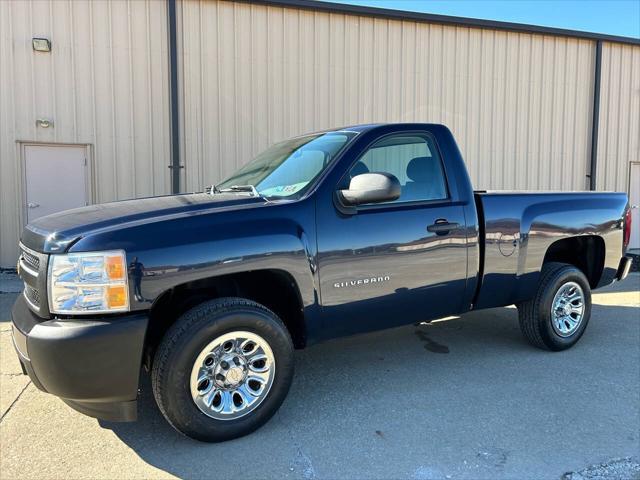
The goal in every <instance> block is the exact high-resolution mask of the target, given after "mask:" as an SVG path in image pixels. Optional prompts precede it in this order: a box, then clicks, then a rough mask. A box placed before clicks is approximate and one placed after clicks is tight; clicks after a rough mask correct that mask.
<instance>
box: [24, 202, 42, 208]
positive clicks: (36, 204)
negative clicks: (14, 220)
mask: <svg viewBox="0 0 640 480" xmlns="http://www.w3.org/2000/svg"><path fill="white" fill-rule="evenodd" d="M39 206H40V204H39V203H31V202H29V203H27V207H28V208H38V207H39Z"/></svg>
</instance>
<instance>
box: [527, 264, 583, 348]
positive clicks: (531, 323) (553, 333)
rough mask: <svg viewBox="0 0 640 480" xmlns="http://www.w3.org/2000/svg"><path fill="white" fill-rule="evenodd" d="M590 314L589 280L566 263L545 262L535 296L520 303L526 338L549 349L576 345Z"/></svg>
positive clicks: (533, 343) (539, 346)
mask: <svg viewBox="0 0 640 480" xmlns="http://www.w3.org/2000/svg"><path fill="white" fill-rule="evenodd" d="M590 317H591V288H590V286H589V282H588V280H587V278H586V277H585V276H584V274H583V273H582V271H580V270H579V269H577V268H576V267H574V266H573V265H569V264H566V263H558V262H552V263H547V264H545V265H544V267H543V269H542V272H541V275H540V284H539V286H538V290H537V292H536V295H535V297H534V298H533V299H531V300H529V301H527V302H523V303H521V304H519V305H518V318H519V320H520V329H521V330H522V333H523V334H524V336H525V338H526V339H527V340H528V341H529V343H531V344H532V345H534V346H536V347H538V348H543V349H547V350H553V351H559V350H565V349H567V348H570V347H572V346H573V345H575V343H576V342H577V341H578V340H580V337H582V334H583V333H584V331H585V329H586V328H587V324H588V323H589V318H590Z"/></svg>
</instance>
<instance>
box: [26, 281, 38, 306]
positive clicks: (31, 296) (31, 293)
mask: <svg viewBox="0 0 640 480" xmlns="http://www.w3.org/2000/svg"><path fill="white" fill-rule="evenodd" d="M24 296H25V297H26V298H27V300H29V302H31V303H32V304H33V305H34V306H36V307H38V309H39V308H40V292H38V290H36V289H35V288H33V287H32V286H30V285H27V284H26V283H25V284H24Z"/></svg>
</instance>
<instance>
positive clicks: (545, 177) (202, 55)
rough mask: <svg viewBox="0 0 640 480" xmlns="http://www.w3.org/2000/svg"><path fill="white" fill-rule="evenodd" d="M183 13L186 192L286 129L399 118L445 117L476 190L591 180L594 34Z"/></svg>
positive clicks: (193, 0) (254, 13) (257, 12)
mask: <svg viewBox="0 0 640 480" xmlns="http://www.w3.org/2000/svg"><path fill="white" fill-rule="evenodd" d="M181 20H182V25H181V28H180V31H181V42H182V48H183V53H184V58H183V64H182V68H181V79H182V82H183V83H182V84H183V89H184V91H183V95H184V96H183V101H182V106H183V109H184V111H183V121H184V123H183V125H184V128H183V132H184V138H183V148H184V156H183V159H184V163H185V165H186V170H185V176H186V179H185V180H186V188H187V189H188V190H197V189H200V188H202V187H203V186H204V185H207V184H210V183H212V182H216V181H218V180H220V179H222V178H223V177H225V176H226V175H229V174H230V173H231V172H232V171H233V170H234V169H236V168H237V167H238V166H239V165H241V164H242V163H244V162H245V161H247V160H249V159H250V158H251V157H252V156H253V155H255V154H256V153H257V152H258V151H259V150H261V149H263V148H264V147H266V146H267V145H269V144H270V143H273V142H275V141H277V140H280V139H283V138H286V137H289V136H292V135H296V134H300V133H303V132H308V131H312V130H318V129H324V128H329V127H335V126H341V125H349V124H354V123H365V122H401V121H404V122H406V121H420V122H442V123H445V124H447V125H448V126H449V127H450V128H451V129H452V131H453V133H454V134H455V136H456V138H457V139H458V142H459V143H460V148H461V150H462V152H463V154H464V155H465V158H466V160H467V164H468V166H469V169H470V172H471V176H472V179H473V181H474V182H475V184H476V186H477V187H478V188H494V189H497V188H506V189H511V188H518V189H563V190H582V189H586V188H588V182H587V178H586V175H587V173H588V168H589V162H588V160H589V152H590V138H591V135H590V131H591V130H590V129H591V107H592V99H593V90H592V89H593V69H594V55H595V42H593V41H591V40H583V39H574V38H565V37H555V36H543V35H532V34H526V33H511V32H504V31H497V30H489V29H478V28H466V27H453V26H442V25H435V24H426V23H417V22H414V21H398V20H387V19H380V18H371V17H365V16H355V15H344V14H340V13H325V12H313V11H307V10H299V9H294V8H282V7H273V6H265V5H259V4H246V3H236V2H229V1H217V0H202V1H197V0H184V1H183V2H182V16H181ZM218 159H219V161H218Z"/></svg>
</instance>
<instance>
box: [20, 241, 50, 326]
mask: <svg viewBox="0 0 640 480" xmlns="http://www.w3.org/2000/svg"><path fill="white" fill-rule="evenodd" d="M47 258H48V255H47V254H45V253H40V252H37V251H35V250H31V249H30V248H29V247H26V246H24V245H23V244H22V243H20V261H19V262H18V272H19V273H20V278H22V281H23V282H24V291H23V294H22V295H23V297H24V298H25V300H26V302H27V303H28V304H29V308H30V309H31V310H32V311H33V312H34V313H36V314H37V315H38V316H39V317H42V318H49V308H48V305H47V263H48V262H47Z"/></svg>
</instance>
